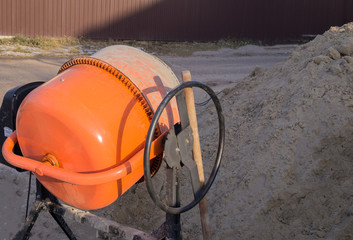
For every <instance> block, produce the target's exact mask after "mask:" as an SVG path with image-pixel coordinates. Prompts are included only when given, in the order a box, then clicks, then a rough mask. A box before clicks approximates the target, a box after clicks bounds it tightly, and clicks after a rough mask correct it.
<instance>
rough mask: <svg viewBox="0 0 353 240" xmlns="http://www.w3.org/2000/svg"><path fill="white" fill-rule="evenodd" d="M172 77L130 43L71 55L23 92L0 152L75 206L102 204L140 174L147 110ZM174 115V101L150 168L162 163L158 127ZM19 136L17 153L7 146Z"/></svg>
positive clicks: (169, 122)
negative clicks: (54, 73)
mask: <svg viewBox="0 0 353 240" xmlns="http://www.w3.org/2000/svg"><path fill="white" fill-rule="evenodd" d="M177 85H179V81H178V79H177V78H176V77H175V75H174V74H173V72H172V71H171V70H170V68H169V67H168V66H167V65H166V64H164V63H163V62H162V61H160V60H159V59H157V58H156V57H154V56H152V55H149V54H147V53H145V52H143V51H141V50H138V49H136V48H132V47H128V46H111V47H107V48H105V49H102V50H101V51H99V52H97V53H96V54H94V55H93V56H92V57H88V58H78V59H75V60H71V61H69V62H67V63H65V64H64V65H63V66H62V67H61V69H60V71H59V74H58V75H57V76H56V77H54V78H53V79H51V80H50V81H49V82H47V83H45V84H43V85H42V86H40V87H38V88H36V89H35V90H33V91H32V92H31V93H30V94H29V95H28V96H27V97H26V98H25V99H24V101H23V102H22V104H21V106H20V108H19V111H18V115H17V122H16V127H17V130H16V132H14V133H13V134H12V135H11V136H10V137H9V138H8V140H7V141H6V142H5V144H4V147H3V154H4V156H5V158H6V159H7V161H8V162H10V163H11V164H13V165H15V166H18V167H21V168H24V169H27V170H30V171H33V172H34V173H35V175H36V177H37V178H38V179H39V181H40V182H41V183H42V184H43V185H44V186H45V187H46V188H47V189H48V190H49V191H50V192H51V193H52V194H54V195H55V196H56V197H58V198H59V199H61V200H62V201H64V202H66V203H68V204H70V205H72V206H74V207H77V208H81V209H98V208H102V207H105V206H107V205H109V204H111V203H112V202H113V201H115V200H116V199H117V197H119V196H120V195H122V194H123V193H124V192H125V191H126V190H128V189H129V188H130V187H131V186H132V185H133V184H135V183H136V182H137V181H138V180H139V179H140V178H141V177H142V176H143V150H144V149H143V147H144V142H145V138H146V134H147V131H148V128H149V125H150V121H151V118H152V116H153V112H154V111H155V110H156V109H157V107H158V105H159V103H160V102H161V100H162V99H163V97H164V96H165V95H166V94H167V92H168V91H169V90H170V89H172V88H174V87H175V86H177ZM177 121H179V116H178V113H177V106H176V102H175V101H174V102H171V103H170V105H169V106H168V107H167V109H166V111H165V112H164V113H163V115H162V117H161V119H160V121H159V124H158V127H157V130H156V133H155V139H156V140H154V145H153V146H152V152H151V163H152V168H153V169H152V170H153V171H157V170H158V168H159V166H160V162H161V155H162V154H163V149H162V144H161V142H162V141H161V139H162V135H163V133H165V132H166V131H167V130H168V129H169V128H170V127H172V126H173V125H174V123H175V122H177ZM17 139H18V143H19V145H20V148H21V150H22V153H23V157H22V156H18V155H14V154H13V153H12V151H11V150H12V148H13V146H14V144H15V143H16V141H17Z"/></svg>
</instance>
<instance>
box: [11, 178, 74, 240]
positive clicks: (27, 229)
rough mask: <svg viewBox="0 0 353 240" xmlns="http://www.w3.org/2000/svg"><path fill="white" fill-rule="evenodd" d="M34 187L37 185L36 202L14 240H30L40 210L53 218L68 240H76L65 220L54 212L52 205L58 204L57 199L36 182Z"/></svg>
mask: <svg viewBox="0 0 353 240" xmlns="http://www.w3.org/2000/svg"><path fill="white" fill-rule="evenodd" d="M36 185H37V193H36V200H35V202H34V205H33V207H32V209H31V211H30V213H29V216H28V217H27V219H26V222H25V225H24V226H23V228H22V229H21V230H20V231H19V232H18V233H17V234H16V235H15V237H14V240H20V239H23V240H27V239H29V238H30V236H31V230H32V228H33V226H34V223H35V222H36V220H37V218H38V216H39V214H40V212H41V211H42V210H46V211H48V212H49V213H50V215H51V216H52V217H53V218H54V220H55V221H56V223H57V224H58V225H59V226H60V228H61V229H62V230H63V231H64V233H65V234H66V236H67V237H68V238H69V239H70V240H76V237H75V235H74V233H73V232H72V231H71V229H70V228H69V226H68V225H67V224H66V222H65V219H64V218H63V217H62V216H61V215H59V214H57V213H56V212H55V209H54V208H55V205H54V204H59V201H58V199H57V198H56V197H55V196H53V195H52V194H51V193H50V192H49V191H48V190H47V189H46V188H45V187H44V186H43V185H42V184H41V183H40V182H39V181H38V180H37V182H36ZM52 203H54V204H52Z"/></svg>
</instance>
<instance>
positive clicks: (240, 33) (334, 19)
mask: <svg viewBox="0 0 353 240" xmlns="http://www.w3.org/2000/svg"><path fill="white" fill-rule="evenodd" d="M0 8H1V9H0V21H1V23H0V35H16V34H23V35H27V36H37V35H39V36H55V37H59V36H74V37H78V36H85V37H91V38H117V39H139V40H216V39H221V38H247V39H263V40H266V39H272V40H276V39H279V40H280V39H282V40H283V39H288V38H296V37H300V36H302V35H303V34H318V33H322V32H323V31H324V30H326V29H328V28H329V27H330V26H332V25H342V24H344V23H347V22H349V21H353V1H352V0H335V1H333V0H0Z"/></svg>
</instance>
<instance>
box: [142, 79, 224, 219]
mask: <svg viewBox="0 0 353 240" xmlns="http://www.w3.org/2000/svg"><path fill="white" fill-rule="evenodd" d="M192 87H198V88H201V89H203V90H204V91H205V92H206V93H207V94H208V95H209V96H210V97H211V99H212V101H213V103H214V105H215V107H216V110H217V115H218V128H219V139H218V149H217V156H216V160H215V163H214V165H213V169H212V172H211V174H210V176H209V178H208V180H207V182H206V184H205V185H204V186H203V187H202V189H201V192H199V193H198V194H196V195H194V200H193V201H191V202H190V203H189V204H187V205H184V206H180V207H170V206H168V205H166V204H165V203H163V202H162V201H161V200H160V198H159V197H158V195H157V194H156V192H155V190H154V187H153V184H152V179H151V171H150V152H151V143H152V140H153V136H154V132H155V129H156V126H157V123H158V120H159V118H160V116H161V114H162V112H163V110H164V109H165V107H166V106H167V105H168V103H169V102H170V100H171V99H172V98H173V97H174V96H176V95H177V94H179V93H180V92H181V91H182V90H183V89H184V88H192ZM224 139H225V126H224V116H223V113H222V107H221V104H220V102H219V99H218V98H217V95H216V94H215V93H214V91H213V90H212V89H211V88H210V87H209V86H207V85H206V84H204V83H202V82H198V81H188V82H184V83H182V84H180V85H179V86H178V87H176V88H174V89H173V90H171V91H170V92H169V93H168V94H167V95H166V96H165V98H164V99H163V100H162V102H161V104H160V105H159V106H158V108H157V110H156V112H155V113H154V116H153V118H152V121H151V124H150V127H149V129H148V133H147V137H146V143H145V151H144V163H143V165H144V177H145V181H146V185H147V190H148V193H149V194H150V196H151V198H152V200H153V202H154V203H155V204H156V205H157V206H158V207H159V208H161V209H162V210H163V211H165V212H167V213H170V214H180V213H183V212H186V211H188V210H190V209H191V208H193V207H194V206H195V205H196V204H198V203H199V202H200V201H201V200H202V199H203V197H204V196H205V195H206V193H207V192H208V190H209V189H210V187H211V185H212V184H213V182H214V180H215V177H216V175H217V172H218V169H219V167H220V164H221V159H222V154H223V149H224Z"/></svg>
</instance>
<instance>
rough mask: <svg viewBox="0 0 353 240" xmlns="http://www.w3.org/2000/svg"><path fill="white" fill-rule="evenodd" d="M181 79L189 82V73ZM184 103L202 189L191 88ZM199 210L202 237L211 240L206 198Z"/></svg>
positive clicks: (202, 173) (197, 131)
mask: <svg viewBox="0 0 353 240" xmlns="http://www.w3.org/2000/svg"><path fill="white" fill-rule="evenodd" d="M181 78H182V80H183V82H187V81H191V74H190V71H183V72H181ZM184 94H185V102H186V107H187V111H188V116H189V122H190V127H191V129H192V135H193V138H194V146H193V150H192V152H193V156H194V161H195V163H196V165H197V170H198V172H199V178H200V183H201V187H203V185H204V182H205V176H204V172H203V163H202V155H201V147H200V137H199V130H198V127H197V118H196V109H195V100H194V93H193V91H192V88H185V89H184ZM199 208H200V216H201V225H202V235H203V239H207V240H208V239H211V226H210V218H209V215H208V207H207V201H206V198H203V199H202V200H201V201H200V203H199Z"/></svg>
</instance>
